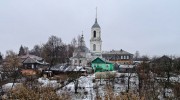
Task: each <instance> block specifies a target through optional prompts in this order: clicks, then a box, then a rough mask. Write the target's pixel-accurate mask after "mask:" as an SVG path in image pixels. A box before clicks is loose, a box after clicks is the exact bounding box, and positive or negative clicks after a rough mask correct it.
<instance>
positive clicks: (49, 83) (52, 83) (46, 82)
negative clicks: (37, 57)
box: [38, 78, 60, 88]
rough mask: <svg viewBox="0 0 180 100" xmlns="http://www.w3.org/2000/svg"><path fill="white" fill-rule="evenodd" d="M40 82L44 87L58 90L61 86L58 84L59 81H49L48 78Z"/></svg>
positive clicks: (40, 79)
mask: <svg viewBox="0 0 180 100" xmlns="http://www.w3.org/2000/svg"><path fill="white" fill-rule="evenodd" d="M38 82H39V83H42V86H44V87H47V86H50V87H54V88H56V87H59V86H60V84H59V83H57V80H49V79H48V78H39V79H38Z"/></svg>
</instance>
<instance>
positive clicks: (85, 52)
mask: <svg viewBox="0 0 180 100" xmlns="http://www.w3.org/2000/svg"><path fill="white" fill-rule="evenodd" d="M97 57H99V58H101V59H103V60H106V61H109V62H112V63H117V64H132V59H133V54H131V53H129V52H127V51H124V50H122V49H121V50H119V51H118V50H112V51H108V52H103V51H102V39H101V27H100V25H99V24H98V20H97V12H96V18H95V23H94V24H93V25H92V27H91V38H90V50H89V49H88V48H87V47H86V45H85V41H84V37H83V35H82V36H81V38H80V41H79V43H78V46H77V47H76V48H75V50H74V53H73V57H71V58H70V60H71V64H72V65H73V66H90V63H91V61H93V60H94V59H96V58H97Z"/></svg>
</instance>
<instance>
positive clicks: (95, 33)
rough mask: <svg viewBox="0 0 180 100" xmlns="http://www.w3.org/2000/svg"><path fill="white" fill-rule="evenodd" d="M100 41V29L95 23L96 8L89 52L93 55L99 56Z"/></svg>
mask: <svg viewBox="0 0 180 100" xmlns="http://www.w3.org/2000/svg"><path fill="white" fill-rule="evenodd" d="M101 49H102V40H101V27H100V26H99V24H98V22H97V8H96V18H95V23H94V25H93V26H92V27H91V39H90V51H91V52H92V53H94V54H101Z"/></svg>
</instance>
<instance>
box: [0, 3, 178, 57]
mask: <svg viewBox="0 0 180 100" xmlns="http://www.w3.org/2000/svg"><path fill="white" fill-rule="evenodd" d="M179 5H180V0H1V1H0V35H1V36H0V47H1V48H0V52H2V53H3V54H5V51H6V50H10V49H11V50H14V51H16V52H18V50H19V47H20V45H21V44H22V45H23V46H27V47H29V49H32V48H33V46H34V45H35V44H42V43H45V42H46V41H47V40H48V37H49V36H51V35H56V36H58V37H61V38H62V40H63V42H65V43H70V42H71V40H72V38H73V37H77V35H79V34H82V31H83V33H84V36H85V41H86V45H87V47H88V48H89V40H90V30H91V26H92V25H93V24H94V19H95V8H96V6H97V7H98V23H99V25H100V26H101V31H102V40H103V45H102V46H103V50H105V51H107V50H112V49H115V50H120V49H124V50H126V51H128V52H130V53H133V54H134V53H135V51H136V50H138V51H139V52H140V54H141V55H150V56H154V55H163V54H167V55H178V56H180V40H179V39H180V6H179Z"/></svg>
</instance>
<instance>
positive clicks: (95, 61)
mask: <svg viewBox="0 0 180 100" xmlns="http://www.w3.org/2000/svg"><path fill="white" fill-rule="evenodd" d="M91 63H96V64H97V63H98V64H102V63H106V64H112V63H110V62H107V61H104V60H102V59H101V58H99V57H97V58H96V59H94V60H93V61H92V62H91Z"/></svg>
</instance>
